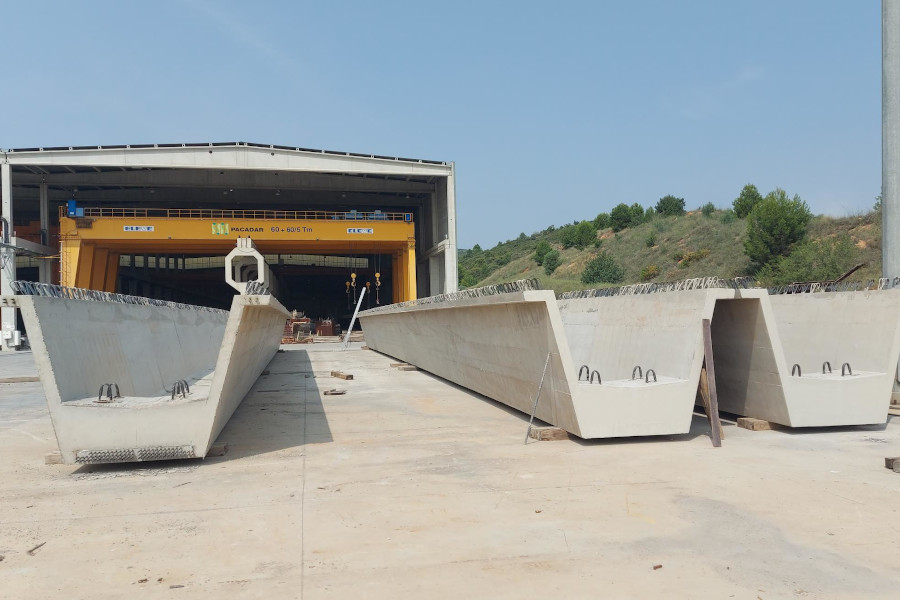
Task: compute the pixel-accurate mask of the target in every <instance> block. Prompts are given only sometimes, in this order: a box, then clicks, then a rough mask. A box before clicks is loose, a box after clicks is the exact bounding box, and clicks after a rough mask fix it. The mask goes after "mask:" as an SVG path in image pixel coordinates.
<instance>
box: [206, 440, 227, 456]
mask: <svg viewBox="0 0 900 600" xmlns="http://www.w3.org/2000/svg"><path fill="white" fill-rule="evenodd" d="M226 452H228V444H226V443H225V442H216V443H215V444H213V445H212V446H210V448H209V452H207V453H206V458H213V457H216V456H225V453H226Z"/></svg>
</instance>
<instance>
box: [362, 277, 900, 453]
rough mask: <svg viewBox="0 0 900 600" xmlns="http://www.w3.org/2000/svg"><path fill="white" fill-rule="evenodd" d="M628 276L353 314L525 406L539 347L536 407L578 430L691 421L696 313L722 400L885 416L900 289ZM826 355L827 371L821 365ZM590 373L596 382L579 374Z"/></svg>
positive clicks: (744, 408)
mask: <svg viewBox="0 0 900 600" xmlns="http://www.w3.org/2000/svg"><path fill="white" fill-rule="evenodd" d="M627 287H633V288H637V287H639V286H627ZM627 287H626V288H623V293H620V294H609V295H606V296H599V295H598V296H596V297H593V296H590V293H588V294H587V297H573V298H566V297H563V298H561V299H560V300H559V301H556V300H555V298H554V296H553V294H552V292H549V291H534V290H524V291H516V292H513V293H496V292H494V293H490V294H489V295H485V293H484V292H482V291H479V290H473V291H470V294H469V295H466V293H460V294H458V295H450V296H446V297H438V298H424V299H421V300H419V301H417V302H411V303H405V304H404V305H392V306H388V307H383V308H378V309H373V310H370V311H366V312H363V313H361V314H360V321H361V322H362V326H363V330H364V331H365V333H366V343H367V344H368V345H369V347H370V348H373V349H374V350H378V351H380V352H383V353H385V354H388V355H390V356H394V357H396V358H399V359H401V360H404V361H405V362H409V363H411V364H414V365H416V366H418V367H420V368H422V369H424V370H426V371H430V372H432V373H434V374H436V375H438V376H440V377H443V378H445V379H448V380H450V381H453V382H454V383H457V384H459V385H461V386H463V387H466V388H468V389H471V390H473V391H475V392H478V393H480V394H483V395H485V396H488V397H490V398H492V399H494V400H497V401H499V402H502V403H504V404H507V405H509V406H511V407H513V408H516V409H518V410H520V411H522V412H523V413H529V412H531V409H532V404H531V403H532V402H533V399H534V394H535V392H536V391H537V389H538V385H539V382H540V378H541V372H542V368H543V364H544V360H545V358H546V356H547V353H548V352H549V353H550V355H551V360H550V363H549V368H548V371H547V378H546V380H545V382H544V387H543V392H542V394H541V399H540V401H539V403H538V408H537V412H536V416H537V418H539V419H541V420H543V421H546V422H547V423H550V424H552V425H556V426H558V427H561V428H563V429H565V430H566V431H568V432H569V433H572V434H575V435H577V436H580V437H582V438H606V437H626V436H641V435H663V434H677V433H685V432H687V431H688V430H689V427H690V423H691V415H692V412H693V408H694V403H695V400H696V394H697V388H698V384H699V382H700V377H701V370H702V365H703V360H704V349H703V337H702V336H703V333H702V322H703V320H704V319H710V320H711V323H712V347H713V354H714V360H715V365H716V369H715V371H716V386H717V388H718V400H719V408H720V409H721V410H723V411H725V412H731V413H736V414H739V415H745V416H751V417H756V418H760V419H765V420H768V421H772V422H775V423H780V424H783V425H788V426H793V427H812V426H840V425H862V424H871V423H883V422H885V419H886V418H887V410H888V407H889V403H890V396H891V389H892V384H893V381H894V376H895V369H896V364H897V360H898V357H900V290H869V291H855V292H823V293H813V294H809V293H802V294H783V295H769V293H768V291H767V290H764V289H740V288H739V286H735V287H727V286H726V287H708V288H707V289H685V290H676V291H664V292H657V293H636V294H632V293H627V291H628V290H627ZM631 291H633V290H631ZM825 361H828V362H830V363H831V367H832V372H831V373H826V374H822V373H821V368H822V363H823V362H825ZM795 363H796V364H798V365H800V372H799V373H797V375H796V376H792V374H791V371H792V366H793V365H794V364H795ZM843 363H848V364H849V366H848V370H847V372H845V373H843V374H842V373H841V367H842V365H843ZM583 366H585V367H587V369H586V372H585V374H584V376H583V377H579V374H580V371H581V367H583ZM638 366H639V367H640V368H641V375H642V376H643V377H640V378H638V377H634V376H633V375H636V374H637V372H636V367H638ZM648 369H652V370H653V374H654V375H655V381H653V379H650V380H649V381H648V380H647V371H648ZM850 370H852V374H851V373H850ZM594 372H596V373H597V374H598V375H599V378H600V380H601V383H599V384H597V383H591V382H590V381H585V379H590V377H591V375H592V374H594Z"/></svg>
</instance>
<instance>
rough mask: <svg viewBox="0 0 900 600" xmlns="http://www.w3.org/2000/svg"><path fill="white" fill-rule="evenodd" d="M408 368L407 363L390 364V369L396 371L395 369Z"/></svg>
mask: <svg viewBox="0 0 900 600" xmlns="http://www.w3.org/2000/svg"><path fill="white" fill-rule="evenodd" d="M406 366H409V363H391V368H392V369H396V368H397V367H406Z"/></svg>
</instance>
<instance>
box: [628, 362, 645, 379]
mask: <svg viewBox="0 0 900 600" xmlns="http://www.w3.org/2000/svg"><path fill="white" fill-rule="evenodd" d="M635 373H637V377H635V376H634V374H635ZM643 376H644V370H643V369H641V365H636V366H635V367H634V368H633V369H632V370H631V378H632V379H640V378H641V377H643Z"/></svg>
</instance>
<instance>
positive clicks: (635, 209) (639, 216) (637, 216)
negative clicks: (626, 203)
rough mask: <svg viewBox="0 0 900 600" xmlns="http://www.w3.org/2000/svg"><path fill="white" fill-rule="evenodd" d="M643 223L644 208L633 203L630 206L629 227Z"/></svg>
mask: <svg viewBox="0 0 900 600" xmlns="http://www.w3.org/2000/svg"><path fill="white" fill-rule="evenodd" d="M643 222H644V207H643V206H641V205H640V204H638V203H637V202H635V203H634V204H632V205H631V226H632V227H635V226H637V225H640V224H641V223H643Z"/></svg>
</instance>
